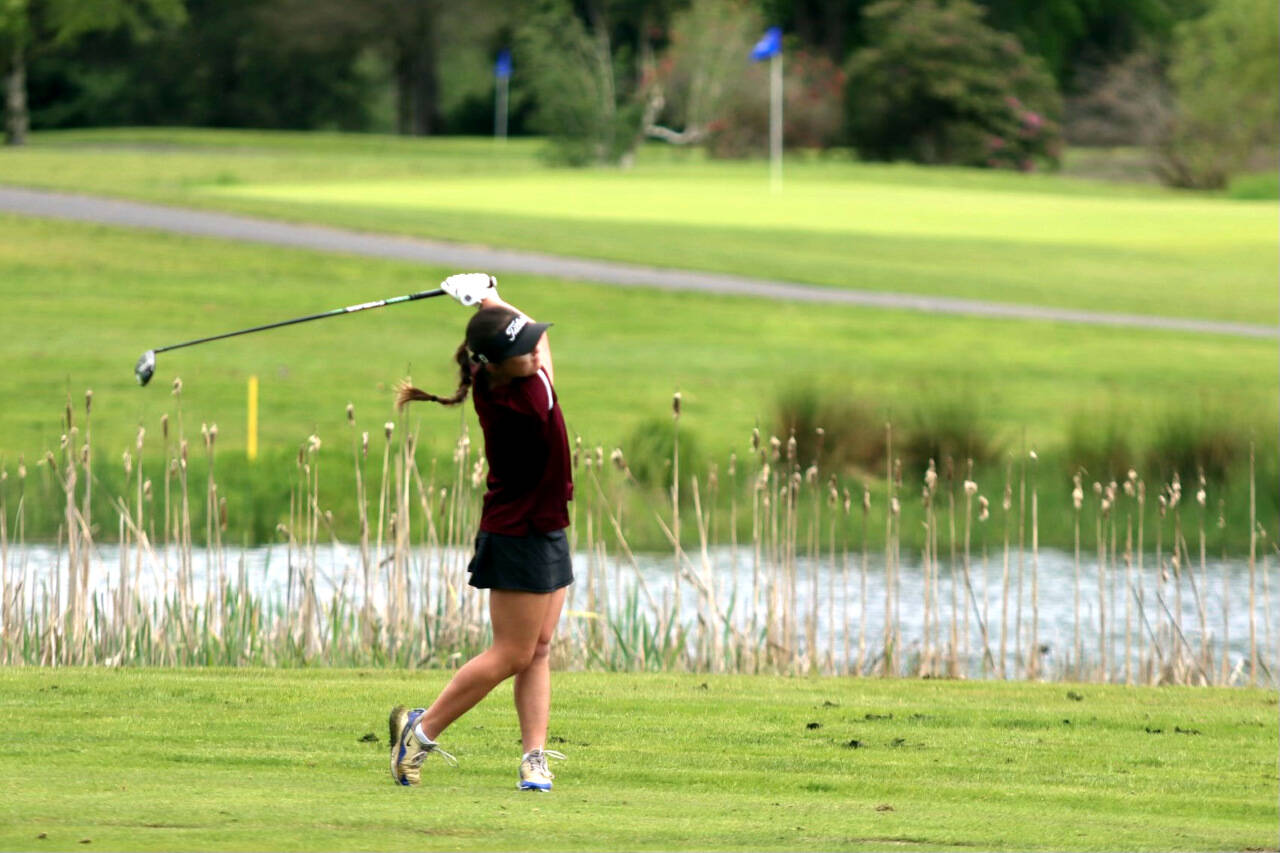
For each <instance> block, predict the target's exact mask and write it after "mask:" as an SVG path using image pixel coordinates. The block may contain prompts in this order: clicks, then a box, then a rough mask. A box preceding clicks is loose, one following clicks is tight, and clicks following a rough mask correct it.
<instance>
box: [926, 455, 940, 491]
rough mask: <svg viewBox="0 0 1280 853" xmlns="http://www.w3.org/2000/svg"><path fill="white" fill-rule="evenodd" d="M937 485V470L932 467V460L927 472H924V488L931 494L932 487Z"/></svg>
mask: <svg viewBox="0 0 1280 853" xmlns="http://www.w3.org/2000/svg"><path fill="white" fill-rule="evenodd" d="M936 485H938V469H937V467H936V466H935V465H934V463H933V460H932V459H930V460H929V470H927V471H925V472H924V487H925V489H926V490H928V491H930V492H932V491H933V488H934V486H936Z"/></svg>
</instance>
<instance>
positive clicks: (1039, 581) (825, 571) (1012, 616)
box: [4, 544, 1280, 672]
mask: <svg viewBox="0 0 1280 853" xmlns="http://www.w3.org/2000/svg"><path fill="white" fill-rule="evenodd" d="M124 556H126V557H127V561H128V566H129V573H130V577H131V578H132V580H131V585H136V588H137V589H138V591H139V592H140V594H141V596H142V597H143V599H144V600H150V599H151V598H154V597H155V596H156V594H157V592H158V591H159V590H162V589H165V588H166V578H169V579H170V581H172V579H173V578H175V577H176V573H177V569H178V565H179V562H180V560H179V555H178V553H177V551H175V550H171V551H169V552H167V553H166V552H165V551H159V552H156V553H155V554H153V555H147V556H146V557H144V558H143V559H141V561H140V562H139V560H138V555H137V552H136V551H132V552H129V553H128V554H126V555H124ZM469 556H470V555H469V553H464V552H462V551H459V550H427V549H425V548H422V549H414V550H413V551H412V552H411V554H410V560H409V565H410V569H409V576H410V585H411V587H412V588H413V589H414V590H415V592H414V593H413V596H414V597H413V600H414V601H418V600H419V598H418V592H417V591H416V590H418V588H419V587H418V584H419V583H420V580H419V579H421V578H422V577H423V575H424V573H425V574H427V575H429V576H430V581H429V582H430V583H431V584H432V586H433V587H434V590H433V592H432V595H433V596H434V595H436V594H438V590H439V587H440V585H439V583H438V582H437V579H438V578H439V577H440V573H441V571H444V572H446V573H447V574H448V575H449V576H450V577H452V578H453V579H454V580H455V581H456V582H461V581H463V580H464V579H465V566H466V562H467V559H468V558H469ZM121 557H122V555H121V552H120V549H119V548H118V547H115V546H104V547H98V548H95V550H94V551H93V553H92V556H91V561H90V572H89V585H90V588H91V589H92V590H93V591H94V592H96V593H99V594H104V595H103V598H104V599H106V598H107V596H106V595H105V593H106V592H107V591H108V590H110V589H112V588H114V587H116V586H117V585H118V583H119V578H120V576H121ZM688 557H689V559H690V560H691V561H692V565H691V566H689V565H688V564H686V565H687V569H686V576H685V577H684V578H683V579H682V581H681V583H680V585H679V590H680V601H681V605H680V606H681V611H680V612H681V619H682V621H684V622H685V623H686V624H692V623H693V621H694V620H695V619H696V614H697V609H698V599H699V591H698V585H695V584H694V583H693V582H691V581H690V580H689V579H688V577H687V574H693V575H695V576H697V577H698V579H699V584H700V585H701V586H702V587H704V588H707V589H711V590H713V591H714V595H715V600H716V602H717V605H718V607H719V610H720V612H722V613H727V614H729V618H730V620H731V621H732V622H733V623H734V624H735V625H736V626H737V627H738V628H739V629H742V630H747V629H749V628H751V627H753V626H754V627H757V628H759V627H760V626H761V625H762V624H763V622H764V619H765V614H766V612H767V609H768V605H767V601H768V599H769V596H770V595H771V594H772V595H774V596H775V601H778V602H780V606H781V607H782V608H784V609H785V608H786V607H787V602H788V599H790V598H791V594H790V589H791V587H790V585H789V583H788V576H793V577H794V601H795V608H796V611H797V613H796V619H795V622H796V623H797V628H796V632H797V635H798V639H797V642H798V644H799V645H800V646H803V645H804V641H805V620H806V619H808V618H809V617H810V614H811V613H812V611H813V602H814V591H815V589H816V593H817V603H818V607H817V612H816V619H815V624H816V629H817V630H816V637H817V642H816V644H815V645H816V647H817V648H818V650H819V651H821V652H825V651H827V650H828V649H830V650H832V651H834V652H835V656H836V657H837V659H840V660H843V651H844V648H845V645H846V636H847V637H848V643H849V647H850V648H852V649H853V654H854V655H855V656H856V654H857V651H856V650H857V647H858V642H859V639H860V637H865V638H866V643H867V646H868V647H869V648H879V647H880V645H881V642H882V638H883V634H884V625H885V612H886V607H885V591H886V582H885V581H886V573H885V570H884V569H885V559H884V554H883V553H877V554H869V555H868V558H867V566H866V572H865V590H866V592H865V608H864V605H863V601H864V597H863V588H864V586H863V585H864V580H863V572H862V570H861V569H862V564H861V555H860V554H852V553H851V554H850V555H849V556H848V560H847V563H846V562H845V560H844V559H843V558H842V557H837V559H836V560H834V561H833V560H831V559H819V560H818V561H816V563H815V562H812V561H810V560H808V559H807V558H803V557H802V558H798V559H797V560H796V562H795V563H794V566H793V568H791V569H790V570H788V569H786V568H784V567H782V566H777V565H770V564H769V563H768V562H767V561H764V560H762V561H760V563H757V561H756V559H755V556H754V554H753V553H752V551H751V549H750V548H739V549H736V550H734V549H730V548H728V547H718V548H713V549H710V550H709V551H708V552H707V554H706V559H705V561H704V560H703V556H702V554H700V553H698V552H693V553H690V554H689V555H688ZM309 559H310V555H308V554H304V553H302V552H300V551H299V550H298V549H297V548H294V549H292V550H291V549H289V548H288V547H287V546H285V545H267V546H261V547H255V548H243V549H238V548H225V549H223V550H222V552H221V554H220V556H219V557H217V558H216V559H215V558H214V556H213V555H211V554H210V552H208V551H206V550H204V549H199V548H196V549H193V550H192V552H191V577H192V587H193V589H194V590H196V591H197V592H199V593H202V592H203V591H204V590H205V589H206V584H208V583H209V582H210V581H212V582H213V584H214V586H217V585H218V584H219V583H220V582H221V581H222V580H226V581H227V582H230V583H233V584H236V583H239V581H240V579H241V578H243V582H244V584H245V585H246V586H247V587H248V588H249V589H250V591H251V592H252V593H253V595H254V596H255V597H259V598H261V599H263V600H264V601H265V602H266V603H267V604H269V605H271V606H278V607H287V606H291V604H292V603H293V602H295V601H296V596H295V595H291V591H290V585H291V584H295V586H294V589H296V583H297V580H298V578H299V577H300V575H301V570H302V567H303V566H304V564H307V561H308V560H309ZM66 560H67V557H66V554H65V551H62V552H60V551H58V550H56V549H54V548H52V547H50V546H43V545H31V546H26V547H24V548H22V549H18V548H14V547H10V549H9V551H8V554H7V559H5V560H4V569H5V571H6V572H7V576H8V578H9V580H10V583H11V584H13V583H17V582H18V581H19V580H20V579H21V581H22V590H23V598H24V600H25V601H26V602H27V605H28V606H34V605H35V604H36V603H38V602H39V601H41V600H43V597H44V596H46V595H51V594H52V592H53V590H54V588H55V584H56V580H55V578H57V577H59V576H62V575H65V572H66ZM314 561H315V570H316V571H315V584H316V591H317V594H318V597H319V599H320V600H321V602H326V601H329V600H332V598H333V597H334V595H335V594H337V593H338V592H341V594H342V595H343V596H344V597H345V598H346V599H348V600H349V601H352V602H353V603H359V602H360V599H361V596H362V594H363V583H364V582H363V575H362V573H361V569H360V566H361V565H362V562H361V559H360V552H359V549H358V547H356V546H352V545H344V544H337V545H324V546H319V547H317V549H316V550H315V552H314ZM574 562H575V574H576V576H577V578H578V580H577V582H576V583H575V584H574V586H573V587H571V588H570V600H569V602H568V604H567V606H566V611H567V616H566V618H569V619H574V618H594V617H591V616H588V615H587V614H586V609H587V607H588V581H589V580H590V579H591V578H594V579H595V581H596V583H597V589H599V588H600V586H601V585H602V586H603V588H604V589H605V596H604V597H605V598H606V599H607V602H608V603H607V605H605V606H601V603H600V601H597V606H596V610H597V612H598V613H599V611H607V613H603V614H599V615H605V616H616V615H617V614H620V613H623V612H626V611H627V609H628V606H627V603H626V602H627V599H628V598H631V597H634V598H635V599H636V600H637V601H638V602H639V606H638V607H637V608H636V609H635V611H634V612H636V613H638V615H639V617H640V618H648V619H650V620H651V621H652V620H655V619H656V613H655V610H654V608H652V607H650V606H649V604H648V603H647V602H649V601H650V600H652V601H654V602H655V603H656V605H657V609H658V610H660V611H662V612H663V613H668V612H670V607H671V605H672V604H673V602H674V600H675V591H676V583H675V581H674V576H675V573H674V570H673V567H674V565H675V561H674V558H673V556H672V555H671V554H642V555H637V556H636V558H635V563H634V565H633V564H632V563H630V562H620V561H618V560H617V559H615V558H614V557H609V558H607V559H605V560H604V561H603V562H601V561H600V559H599V558H593V557H591V556H590V555H588V554H587V553H581V552H580V553H578V554H576V555H575V558H574ZM1165 563H1166V571H1165V575H1166V579H1164V580H1162V579H1161V571H1160V569H1159V568H1157V567H1156V565H1155V558H1154V555H1145V556H1144V558H1143V566H1142V569H1141V571H1139V570H1138V567H1137V566H1136V565H1135V566H1133V567H1131V568H1130V570H1129V572H1128V581H1127V584H1128V590H1127V592H1128V594H1127V595H1126V577H1125V567H1124V565H1123V563H1121V565H1120V566H1119V568H1118V570H1117V571H1114V572H1113V571H1111V569H1110V567H1108V569H1107V571H1106V572H1105V573H1104V576H1103V578H1102V601H1101V602H1100V601H1099V577H1098V571H1097V562H1096V560H1086V559H1084V558H1083V557H1082V561H1081V564H1080V567H1079V572H1080V584H1079V619H1080V624H1081V645H1082V648H1083V649H1084V651H1085V654H1086V656H1087V657H1090V658H1092V657H1094V656H1096V654H1097V652H1098V650H1099V646H1100V630H1099V613H1100V611H1105V617H1106V627H1107V641H1108V642H1109V644H1110V646H1109V655H1110V656H1111V657H1112V658H1113V659H1115V660H1121V659H1122V658H1121V657H1120V656H1121V655H1123V653H1124V648H1125V638H1126V622H1127V624H1128V630H1129V632H1130V633H1129V636H1130V639H1131V641H1132V643H1133V646H1134V648H1135V649H1136V648H1137V646H1138V644H1139V632H1142V633H1143V634H1144V635H1145V636H1146V637H1147V643H1148V645H1149V644H1150V638H1151V637H1152V636H1153V635H1154V636H1156V637H1158V638H1159V640H1160V642H1161V644H1162V645H1164V646H1165V647H1166V648H1167V647H1169V646H1170V645H1171V644H1173V643H1185V644H1186V645H1189V646H1190V647H1191V648H1192V649H1195V650H1197V651H1198V650H1199V648H1200V642H1201V637H1202V633H1201V628H1200V625H1201V616H1200V613H1201V608H1202V607H1203V611H1204V616H1205V620H1204V621H1205V632H1204V634H1203V636H1204V637H1205V638H1207V639H1208V641H1209V642H1210V644H1211V646H1212V648H1213V649H1214V650H1215V659H1216V660H1217V661H1218V662H1219V665H1220V661H1221V655H1222V652H1221V641H1222V638H1223V637H1224V636H1226V637H1227V638H1228V642H1227V645H1228V648H1229V655H1230V658H1231V662H1232V665H1233V666H1235V665H1237V664H1238V663H1239V661H1240V660H1242V659H1247V657H1248V655H1249V642H1250V613H1249V600H1250V583H1251V581H1250V571H1249V566H1248V561H1247V560H1242V559H1233V560H1226V561H1223V560H1220V559H1219V560H1209V561H1207V563H1206V564H1205V566H1204V569H1203V577H1202V569H1201V566H1200V565H1199V563H1198V561H1197V562H1196V563H1195V564H1194V565H1192V566H1190V567H1188V568H1187V569H1185V570H1184V571H1183V572H1182V577H1181V580H1180V582H1179V580H1178V579H1177V578H1175V577H1173V576H1172V572H1171V571H1170V570H1169V569H1168V566H1167V559H1166V560H1165ZM139 565H140V566H141V571H140V572H138V566H139ZM211 567H212V574H211V573H210V569H211ZM1274 569H1275V565H1274V561H1273V560H1271V559H1269V558H1267V557H1263V558H1260V559H1259V561H1258V562H1257V564H1256V566H1255V570H1254V572H1253V578H1252V586H1253V598H1254V602H1255V609H1254V631H1255V636H1256V642H1257V643H1258V646H1259V655H1260V657H1261V658H1262V659H1263V661H1264V662H1268V661H1270V662H1274V661H1275V660H1276V651H1277V644H1276V640H1277V637H1276V635H1275V629H1276V625H1277V618H1278V617H1280V602H1277V600H1276V599H1277V597H1280V590H1276V589H1275V588H1274V584H1275V583H1276V578H1275V577H1273V575H1274V574H1275V572H1274ZM1004 571H1005V566H1004V556H1003V554H1001V553H996V554H991V555H990V556H989V557H988V558H987V559H985V560H984V559H983V558H982V557H980V556H979V557H977V558H975V559H974V560H973V562H972V563H971V564H970V567H969V583H968V585H966V584H965V583H964V572H963V568H962V566H961V565H957V566H956V570H955V572H954V573H953V572H952V570H951V568H950V566H949V564H948V561H946V560H943V561H942V564H941V565H940V566H939V567H938V571H937V572H936V575H937V578H936V585H935V588H936V590H937V593H938V603H940V605H941V610H940V613H941V624H935V627H934V629H933V630H934V636H935V637H937V638H939V639H941V640H943V641H944V642H945V641H946V639H947V638H948V637H949V635H950V620H951V613H952V579H953V576H954V578H955V581H956V582H955V588H956V593H955V594H956V598H957V600H958V602H959V605H960V608H961V609H960V610H959V617H958V621H959V625H960V631H961V634H962V635H963V633H964V632H963V629H964V626H965V619H966V617H967V620H968V621H967V624H968V634H967V637H968V643H967V648H968V650H969V652H970V661H971V669H973V670H974V671H975V672H976V671H978V670H979V668H980V660H981V651H982V648H983V640H982V627H983V625H984V624H985V625H987V626H988V643H989V648H990V650H991V654H992V655H993V656H995V655H997V654H998V649H999V641H1000V633H1001V623H1002V610H1003V611H1004V619H1003V621H1004V624H1005V625H1006V626H1007V627H1006V631H1007V649H1008V657H1007V660H1009V661H1010V663H1012V657H1013V655H1014V652H1015V650H1016V649H1017V648H1018V646H1019V643H1021V644H1022V645H1023V647H1024V648H1029V647H1030V642H1031V621H1032V619H1033V608H1032V598H1031V596H1032V582H1033V575H1034V580H1035V586H1036V591H1037V593H1038V595H1037V599H1036V610H1037V611H1038V627H1037V630H1036V640H1037V642H1038V643H1039V644H1040V646H1041V647H1042V650H1043V654H1044V661H1045V665H1046V667H1048V666H1051V665H1053V663H1054V662H1055V661H1057V662H1061V661H1063V660H1065V657H1066V656H1068V655H1070V654H1071V652H1072V647H1073V645H1074V636H1075V622H1076V606H1077V605H1076V590H1077V587H1076V581H1075V578H1076V565H1075V560H1074V557H1073V555H1072V554H1070V553H1065V552H1061V551H1055V550H1050V549H1042V550H1040V551H1039V552H1038V554H1035V555H1033V554H1032V553H1030V552H1023V553H1021V554H1019V553H1018V552H1017V551H1016V550H1015V551H1013V552H1011V553H1010V555H1009V566H1008V585H1009V591H1008V598H1007V601H1008V603H1007V610H1005V592H1004ZM384 572H385V569H384ZM135 575H136V577H135ZM637 575H639V578H642V579H643V584H641V582H640V580H639V579H638V577H637ZM1019 575H1021V596H1020V597H1019V595H1018V589H1019V585H1018V579H1019ZM924 577H925V574H924V570H923V567H922V565H921V562H920V559H919V557H918V556H912V557H907V556H905V555H904V557H903V559H902V564H901V565H900V566H899V567H898V571H897V595H896V602H895V604H894V605H893V611H894V613H895V616H894V617H893V618H894V619H895V621H897V623H898V624H899V626H900V629H899V630H900V632H901V636H902V640H903V646H904V651H905V652H906V654H908V655H910V654H911V653H912V651H913V650H918V649H919V647H920V644H921V638H922V632H923V627H924V617H925V614H924V607H923V601H924V592H925V590H924ZM459 585H460V586H461V588H462V589H463V590H464V593H463V594H464V595H466V596H470V595H477V594H479V593H477V591H475V590H472V589H471V588H470V587H466V586H465V585H464V584H461V583H459ZM1179 585H1180V587H1181V605H1182V607H1181V618H1180V620H1178V625H1179V626H1180V630H1181V636H1182V639H1180V638H1179V635H1178V634H1177V632H1175V631H1174V630H1173V629H1172V628H1171V627H1170V623H1171V622H1172V621H1173V616H1174V615H1175V610H1176V608H1177V601H1178V587H1179ZM641 586H643V587H644V588H646V589H647V590H648V596H647V597H646V596H645V595H644V594H643V593H642V592H641V591H640V587H641ZM372 587H373V589H372V594H371V597H372V598H374V599H375V602H376V603H378V604H381V603H382V602H383V601H384V600H385V576H382V577H379V578H377V579H375V581H374V582H373V584H372ZM753 597H754V603H753ZM1019 601H1020V602H1021V608H1020V615H1021V624H1022V626H1023V631H1022V636H1021V638H1019V637H1018V636H1017V632H1016V631H1015V630H1014V626H1015V625H1017V624H1018V615H1019ZM1224 603H1225V604H1226V606H1225V607H1224ZM846 614H847V616H846ZM932 619H933V621H934V622H935V623H937V621H938V611H937V610H935V612H934V616H933V617H932ZM962 643H963V636H962Z"/></svg>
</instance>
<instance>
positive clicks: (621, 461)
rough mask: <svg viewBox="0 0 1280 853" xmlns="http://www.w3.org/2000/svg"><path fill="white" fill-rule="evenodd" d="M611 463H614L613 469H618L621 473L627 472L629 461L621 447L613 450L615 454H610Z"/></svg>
mask: <svg viewBox="0 0 1280 853" xmlns="http://www.w3.org/2000/svg"><path fill="white" fill-rule="evenodd" d="M609 461H611V462H612V463H613V467H615V468H617V469H618V470H619V471H626V470H627V460H626V459H625V458H624V457H623V455H622V448H621V447H615V448H614V449H613V453H610V454H609Z"/></svg>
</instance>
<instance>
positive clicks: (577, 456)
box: [573, 435, 582, 471]
mask: <svg viewBox="0 0 1280 853" xmlns="http://www.w3.org/2000/svg"><path fill="white" fill-rule="evenodd" d="M581 463H582V436H580V435H579V436H576V437H575V438H574V441H573V470H575V471H576V470H578V465H580V464H581Z"/></svg>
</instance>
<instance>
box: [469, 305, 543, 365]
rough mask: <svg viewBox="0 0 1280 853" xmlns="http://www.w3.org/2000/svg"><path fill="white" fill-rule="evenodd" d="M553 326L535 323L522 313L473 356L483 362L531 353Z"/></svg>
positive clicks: (497, 360) (494, 361) (495, 361)
mask: <svg viewBox="0 0 1280 853" xmlns="http://www.w3.org/2000/svg"><path fill="white" fill-rule="evenodd" d="M551 326H552V324H551V323H535V322H533V321H532V320H530V319H529V318H528V317H526V316H524V315H523V314H521V315H519V316H517V317H514V318H513V319H512V320H511V322H510V323H509V324H508V325H507V327H506V328H505V329H503V330H502V331H501V332H499V333H498V334H496V335H494V336H493V337H492V338H490V339H489V340H487V341H486V342H485V344H484V346H482V347H480V349H478V350H477V351H476V352H475V353H473V354H472V356H471V357H472V358H473V359H475V360H476V361H478V362H481V363H482V364H483V363H487V362H493V363H497V362H499V361H503V360H504V359H508V358H511V357H512V356H513V355H525V354H526V353H531V352H533V349H534V347H536V346H537V345H538V341H539V340H541V338H542V335H543V333H544V332H546V330H547V329H548V328H550V327H551Z"/></svg>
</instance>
